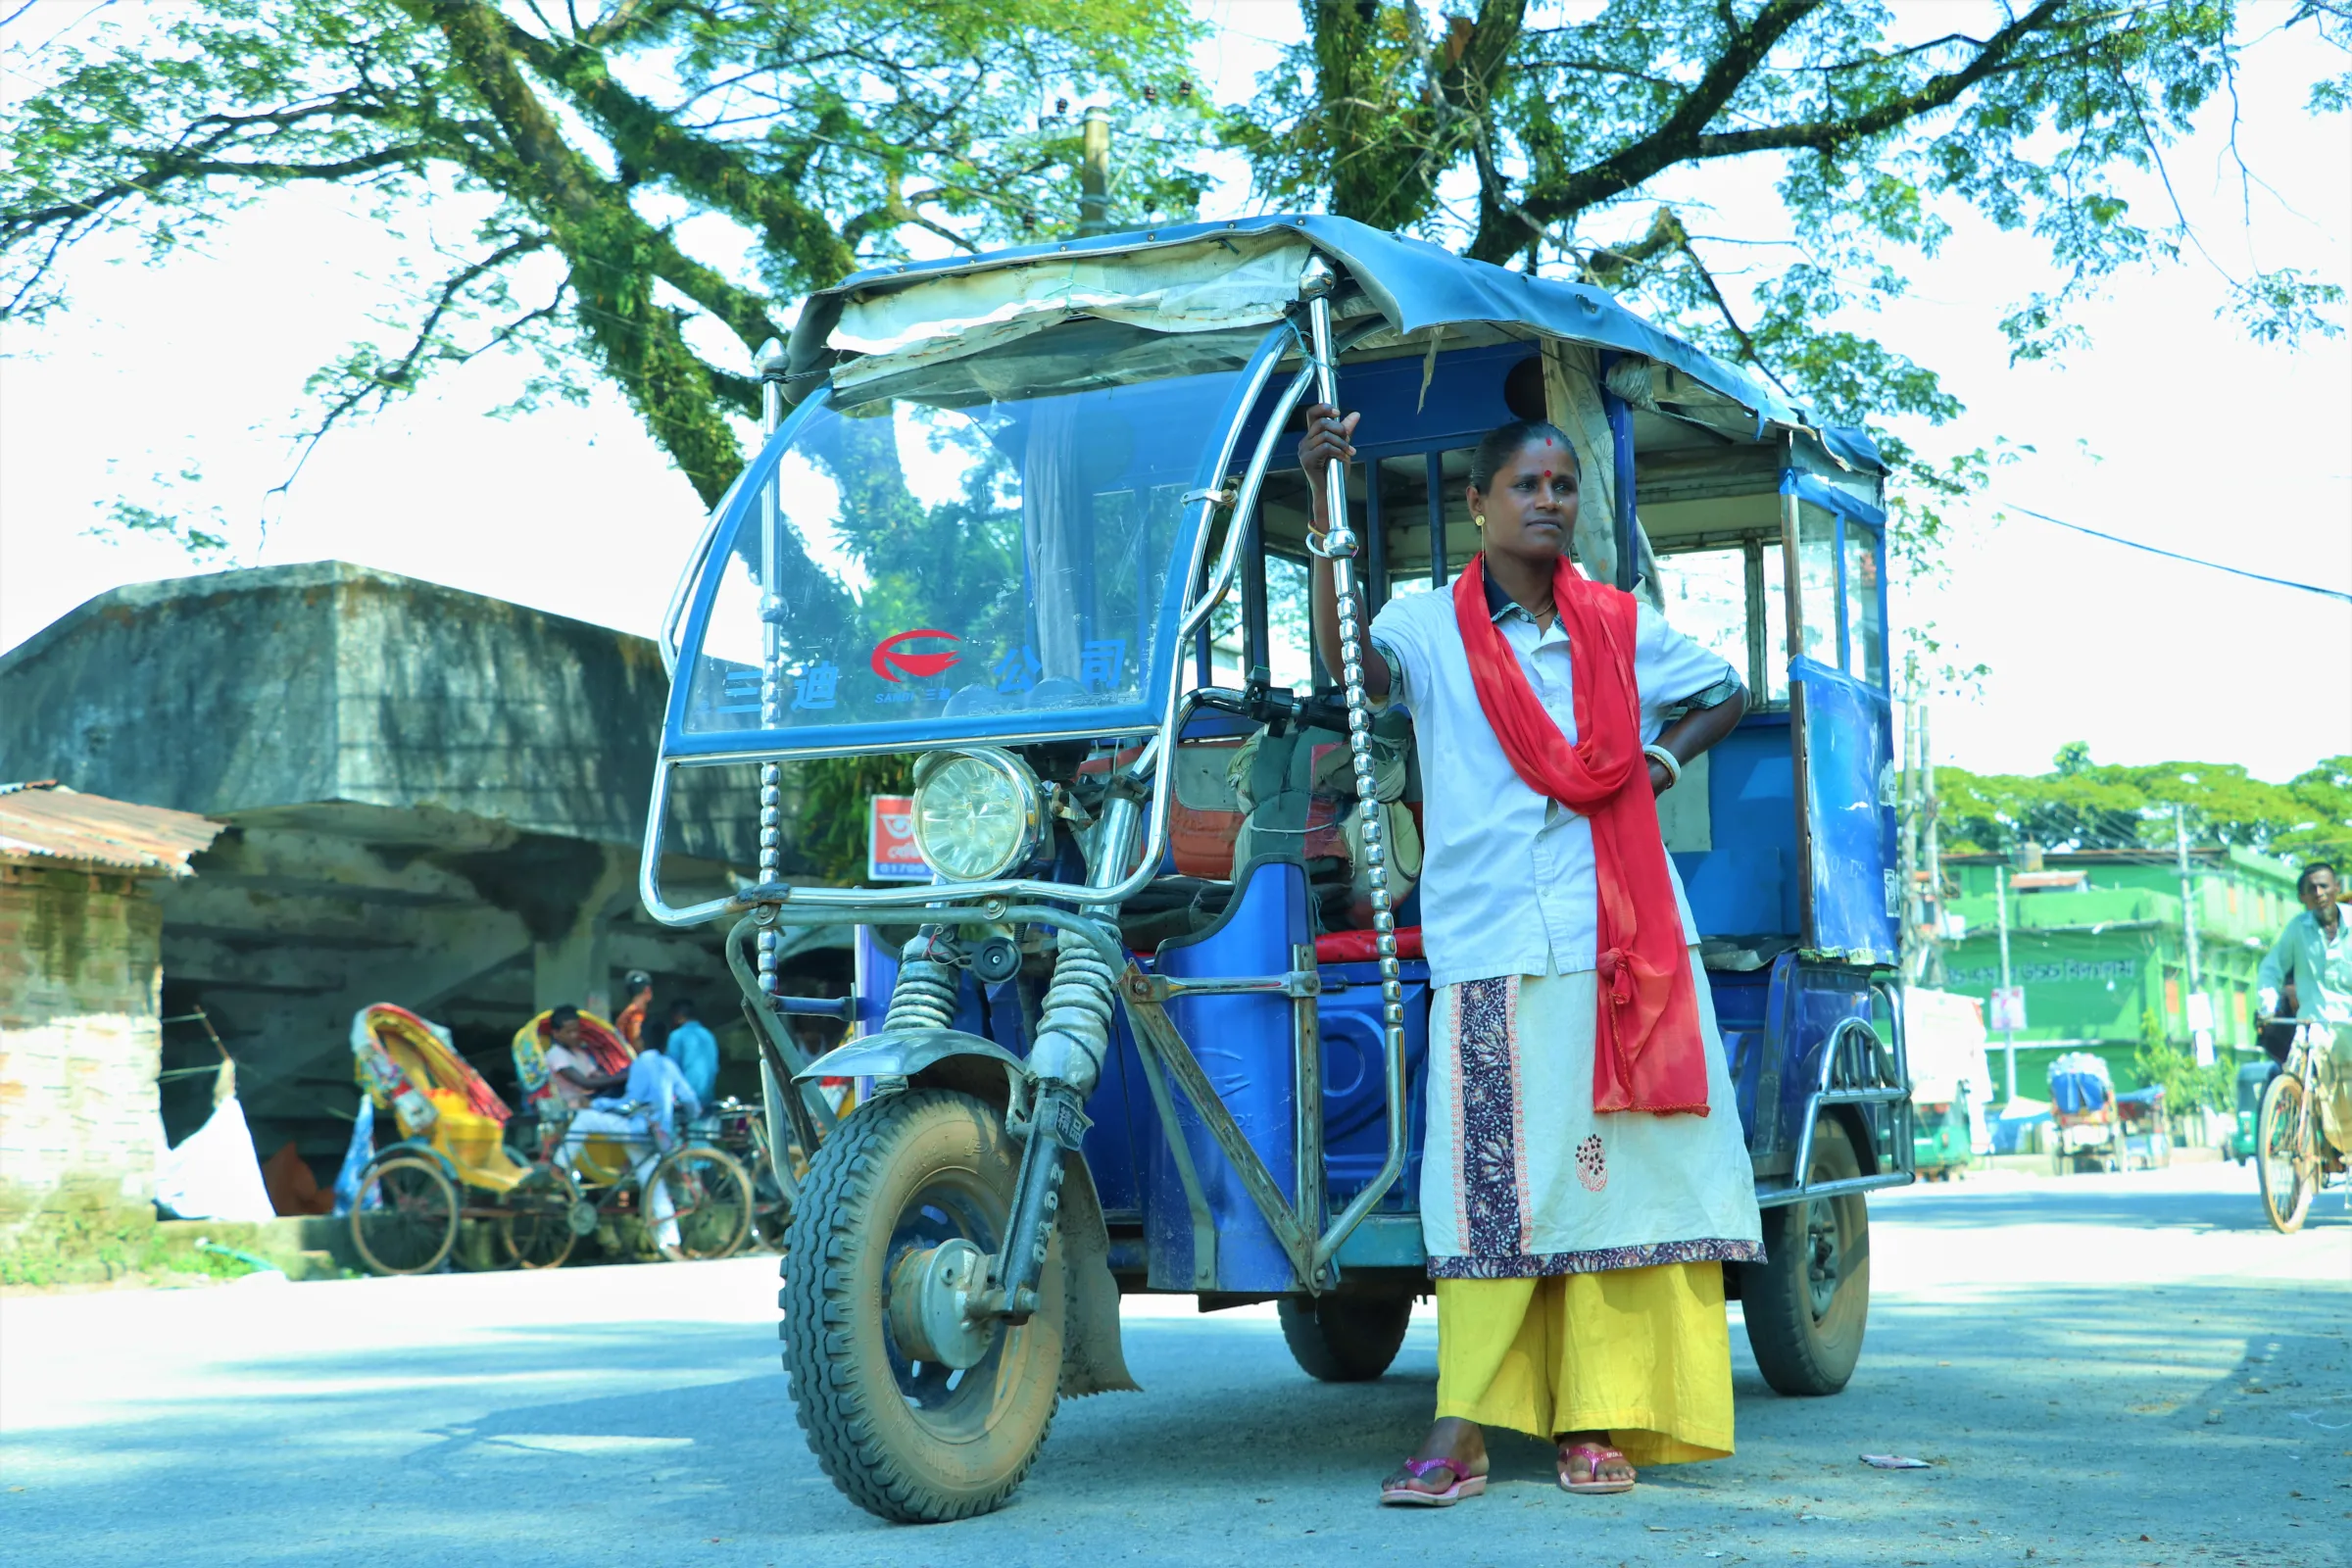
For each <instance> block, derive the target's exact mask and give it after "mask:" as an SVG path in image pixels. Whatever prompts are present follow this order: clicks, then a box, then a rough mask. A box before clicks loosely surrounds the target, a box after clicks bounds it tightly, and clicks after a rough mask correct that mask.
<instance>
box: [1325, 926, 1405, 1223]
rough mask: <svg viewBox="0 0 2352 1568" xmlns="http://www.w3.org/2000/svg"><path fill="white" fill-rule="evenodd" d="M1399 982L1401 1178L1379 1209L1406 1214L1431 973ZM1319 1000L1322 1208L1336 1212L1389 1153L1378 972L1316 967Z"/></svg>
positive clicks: (1370, 966) (1365, 967)
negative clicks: (1402, 1111) (1401, 992)
mask: <svg viewBox="0 0 2352 1568" xmlns="http://www.w3.org/2000/svg"><path fill="white" fill-rule="evenodd" d="M1398 967H1399V969H1400V970H1401V971H1402V973H1403V977H1404V1071H1405V1083H1406V1085H1407V1086H1408V1088H1407V1092H1406V1106H1407V1109H1406V1124H1405V1127H1406V1131H1405V1156H1404V1174H1403V1175H1402V1176H1401V1177H1399V1178H1397V1185H1396V1186H1395V1187H1393V1188H1391V1189H1390V1190H1389V1193H1388V1196H1387V1197H1386V1198H1384V1199H1383V1200H1382V1201H1381V1204H1380V1206H1381V1207H1382V1208H1383V1209H1412V1208H1415V1207H1417V1206H1418V1205H1419V1201H1420V1194H1421V1144H1422V1135H1423V1133H1424V1131H1425V1124H1426V1122H1427V1119H1428V1108H1429V1107H1428V1093H1427V1090H1428V1082H1429V1075H1428V1071H1427V1065H1428V1058H1429V965H1428V964H1427V963H1426V962H1424V961H1423V960H1421V959H1419V958H1407V959H1404V960H1403V961H1402V962H1401V963H1400V964H1399V965H1398ZM1322 976H1323V996H1322V1000H1321V1001H1320V1002H1319V1003H1318V1004H1317V1005H1316V1008H1315V1018H1316V1022H1317V1024H1318V1026H1319V1028H1320V1031H1321V1033H1322V1037H1323V1165H1324V1169H1325V1171H1326V1172H1327V1181H1326V1185H1325V1189H1324V1192H1325V1197H1324V1204H1325V1211H1326V1212H1336V1211H1338V1210H1339V1209H1340V1208H1342V1207H1343V1206H1345V1205H1346V1204H1347V1203H1348V1202H1349V1201H1352V1200H1353V1199H1354V1197H1355V1195H1356V1194H1357V1193H1360V1192H1362V1191H1363V1190H1364V1184H1365V1183H1367V1182H1369V1181H1371V1179H1372V1178H1373V1177H1375V1176H1377V1175H1379V1174H1380V1166H1381V1161H1382V1160H1383V1159H1385V1158H1386V1157H1387V1156H1388V1152H1389V1097H1388V1090H1387V1084H1386V1081H1385V1078H1384V1068H1383V1066H1382V1056H1383V1054H1385V1052H1386V1049H1387V1042H1386V1037H1385V1035H1384V1033H1383V1031H1382V1028H1381V1022H1380V1009H1381V999H1380V965H1379V964H1377V963H1333V964H1325V965H1323V966H1322Z"/></svg>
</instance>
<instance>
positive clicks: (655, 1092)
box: [592, 1051, 703, 1150]
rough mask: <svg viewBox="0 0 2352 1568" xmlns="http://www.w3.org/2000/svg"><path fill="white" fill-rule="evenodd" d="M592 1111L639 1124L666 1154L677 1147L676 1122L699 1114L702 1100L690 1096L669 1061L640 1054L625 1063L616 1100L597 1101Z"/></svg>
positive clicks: (655, 1054)
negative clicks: (623, 1083)
mask: <svg viewBox="0 0 2352 1568" xmlns="http://www.w3.org/2000/svg"><path fill="white" fill-rule="evenodd" d="M592 1108H593V1111H595V1112H598V1113H602V1112H608V1111H616V1112H619V1113H621V1114H622V1115H625V1116H627V1117H629V1118H630V1119H631V1120H632V1121H636V1122H642V1123H643V1124H644V1127H645V1128H646V1130H648V1131H650V1132H652V1134H653V1135H654V1142H655V1143H656V1144H658V1145H659V1146H660V1147H661V1148H662V1149H664V1150H667V1149H672V1148H675V1147H676V1145H677V1141H678V1124H679V1122H681V1121H689V1122H690V1121H692V1120H694V1119H695V1118H696V1117H697V1116H700V1115H701V1114H702V1113H703V1097H702V1096H700V1095H698V1094H696V1093H695V1092H694V1086H693V1085H692V1084H690V1083H688V1082H687V1081H686V1075H685V1074H684V1073H682V1072H680V1071H679V1070H678V1066H677V1063H675V1062H673V1061H671V1060H670V1059H669V1057H667V1056H666V1055H664V1054H662V1053H661V1052H659V1051H641V1052H639V1053H638V1054H637V1059H636V1060H635V1061H632V1062H630V1063H629V1071H628V1077H627V1083H626V1086H625V1087H624V1088H623V1089H622V1091H621V1095H620V1098H619V1099H617V1100H613V1099H599V1100H597V1101H596V1102H595V1103H594V1106H593V1107H592Z"/></svg>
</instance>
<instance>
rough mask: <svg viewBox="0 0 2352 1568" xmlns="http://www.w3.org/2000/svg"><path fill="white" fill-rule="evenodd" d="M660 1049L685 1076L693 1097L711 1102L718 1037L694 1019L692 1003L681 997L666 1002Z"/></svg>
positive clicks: (703, 1101)
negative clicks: (664, 1035)
mask: <svg viewBox="0 0 2352 1568" xmlns="http://www.w3.org/2000/svg"><path fill="white" fill-rule="evenodd" d="M662 1054H665V1055H666V1056H668V1057H669V1059H670V1062H671V1063H672V1064H673V1065H674V1066H676V1068H677V1069H678V1071H679V1072H680V1073H682V1074H684V1075H685V1079H686V1083H687V1086H688V1087H689V1088H691V1089H692V1090H693V1091H694V1093H695V1098H696V1099H698V1100H700V1101H701V1102H702V1103H704V1104H706V1105H708V1104H710V1103H711V1094H712V1091H713V1090H715V1089H716V1087H717V1085H718V1040H717V1038H716V1037H715V1036H713V1035H712V1034H711V1031H710V1030H708V1029H706V1028H704V1027H703V1026H702V1024H701V1023H700V1022H699V1021H698V1020H697V1019H696V1018H695V1016H694V1004H693V1003H692V1002H689V1001H688V1000H686V999H685V998H683V997H680V998H679V999H678V1000H677V1001H675V1002H673V1003H671V1004H670V1005H669V1038H668V1039H666V1040H664V1041H663V1042H662Z"/></svg>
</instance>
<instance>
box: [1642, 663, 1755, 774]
mask: <svg viewBox="0 0 2352 1568" xmlns="http://www.w3.org/2000/svg"><path fill="white" fill-rule="evenodd" d="M1746 711H1747V692H1746V690H1745V688H1743V687H1735V688H1733V691H1732V695H1731V696H1729V697H1727V698H1725V699H1724V700H1723V701H1722V702H1720V703H1717V704H1716V705H1715V706H1714V707H1712V708H1694V709H1692V710H1691V711H1690V712H1688V713H1685V714H1684V715H1683V716H1682V717H1680V718H1678V719H1676V720H1675V721H1674V722H1673V723H1671V724H1669V725H1667V726H1666V727H1665V729H1663V730H1662V731H1660V732H1659V734H1658V738H1657V739H1656V740H1654V741H1652V742H1650V744H1651V745H1652V746H1659V747H1663V748H1664V749H1666V750H1667V751H1669V752H1672V753H1673V754H1674V758H1675V760H1676V761H1678V762H1688V761H1690V760H1691V759H1692V758H1693V757H1696V756H1698V755H1699V754H1700V753H1702V752H1704V751H1706V750H1707V749H1708V748H1709V747H1711V746H1713V745H1714V744H1715V743H1716V742H1717V741H1720V740H1722V739H1723V738H1724V737H1725V736H1726V735H1729V734H1730V733H1731V732H1732V731H1733V730H1735V729H1737V728H1738V727H1739V725H1740V717H1741V715H1743V714H1744V713H1746ZM1672 779H1673V775H1672V774H1670V773H1668V772H1667V771H1666V764H1665V763H1663V762H1661V761H1659V760H1656V759H1655V758H1652V759H1651V760H1650V763H1649V788H1650V793H1651V794H1653V795H1663V794H1664V793H1665V792H1666V789H1667V786H1668V785H1669V783H1670V782H1671V781H1672Z"/></svg>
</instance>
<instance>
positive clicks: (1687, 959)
mask: <svg viewBox="0 0 2352 1568" xmlns="http://www.w3.org/2000/svg"><path fill="white" fill-rule="evenodd" d="M1486 559H1487V558H1486V557H1485V555H1484V554H1481V555H1480V556H1478V557H1477V558H1476V559H1474V560H1473V561H1472V562H1471V563H1470V565H1469V567H1468V569H1466V570H1465V571H1463V573H1462V574H1461V576H1460V577H1459V578H1457V579H1456V580H1455V582H1454V585H1453V614H1454V620H1455V622H1456V623H1457V624H1458V625H1459V626H1460V627H1461V632H1462V646H1463V647H1464V648H1465V649H1466V650H1467V651H1468V652H1469V655H1470V680H1471V684H1472V685H1474V686H1475V687H1476V688H1477V689H1478V706H1479V707H1480V709H1482V710H1483V711H1485V713H1486V715H1487V722H1488V723H1490V724H1492V725H1493V726H1495V739H1496V740H1499V741H1500V742H1502V751H1503V755H1504V756H1506V757H1508V758H1509V759H1510V760H1511V767H1512V768H1513V770H1515V771H1516V772H1517V773H1518V775H1519V776H1520V777H1521V778H1522V779H1524V780H1526V781H1527V787H1528V788H1529V789H1532V790H1534V791H1535V792H1536V793H1537V794H1538V795H1545V796H1549V797H1550V798H1551V799H1553V800H1555V801H1557V802H1559V803H1560V804H1561V805H1562V806H1565V807H1566V808H1568V809H1570V810H1572V811H1576V812H1578V813H1580V814H1582V815H1583V816H1584V817H1586V818H1587V819H1588V820H1589V821H1591V823H1592V824H1593V870H1594V872H1595V873H1596V878H1595V879H1596V880H1597V882H1598V884H1599V888H1598V894H1599V897H1598V905H1599V955H1600V961H1599V964H1598V969H1599V972H1600V987H1599V989H1600V1014H1599V1018H1598V1019H1597V1021H1596V1025H1595V1029H1594V1034H1593V1109H1594V1110H1596V1111H1602V1110H1646V1111H1652V1112H1655V1113H1657V1114H1659V1115H1668V1114H1671V1113H1674V1112H1677V1111H1683V1112H1688V1113H1690V1114H1691V1115H1696V1116H1704V1115H1705V1114H1706V1113H1707V1059H1706V1041H1705V1036H1704V1035H1703V1033H1702V1032H1701V1030H1700V1028H1699V1022H1698V992H1697V989H1696V987H1695V985H1694V984H1693V982H1692V980H1691V953H1690V950H1689V948H1687V947H1686V946H1685V945H1684V942H1683V916H1682V911H1681V910H1680V909H1679V908H1677V907H1676V906H1675V900H1674V883H1673V880H1672V879H1671V877H1670V875H1669V873H1668V871H1667V868H1666V844H1665V840H1664V838H1663V837H1662V835H1661V834H1660V833H1659V831H1658V803H1657V798H1656V797H1655V796H1654V795H1652V794H1651V793H1650V788H1649V766H1648V759H1647V758H1645V757H1643V756H1642V699H1641V693H1640V690H1639V688H1638V687H1637V686H1636V685H1635V683H1634V639H1635V634H1636V617H1637V615H1638V613H1639V611H1638V609H1637V607H1636V605H1635V603H1634V596H1633V595H1631V594H1628V593H1622V592H1620V591H1618V590H1617V589H1615V588H1607V587H1603V586H1602V585H1601V584H1599V583H1596V582H1593V581H1591V580H1589V579H1588V578H1586V577H1585V576H1583V575H1582V574H1581V573H1579V572H1578V571H1577V570H1576V568H1575V567H1573V566H1571V565H1569V564H1568V558H1567V557H1565V556H1562V557H1561V558H1560V561H1559V564H1558V565H1557V566H1556V567H1554V568H1553V571H1552V578H1551V602H1552V604H1553V606H1554V607H1555V608H1556V609H1557V611H1558V613H1559V616H1560V626H1561V629H1562V630H1564V631H1565V632H1566V633H1567V634H1568V648H1569V659H1570V662H1571V668H1572V670H1573V671H1574V673H1573V676H1572V679H1573V682H1574V697H1575V703H1576V734H1577V740H1576V744H1575V745H1574V746H1571V745H1569V744H1568V739H1567V737H1566V736H1564V735H1562V734H1561V733H1560V726H1559V725H1558V724H1556V723H1554V722H1553V721H1552V717H1551V715H1550V714H1549V713H1547V712H1545V711H1544V705H1543V704H1542V703H1540V702H1538V701H1537V700H1536V694H1535V693H1534V692H1533V691H1532V690H1530V689H1529V687H1528V684H1527V674H1526V672H1525V671H1524V670H1522V669H1521V668H1520V667H1519V661H1518V660H1517V658H1515V657H1514V656H1513V655H1512V653H1511V645H1510V644H1509V643H1508V642H1506V641H1504V640H1503V635H1502V628H1501V627H1499V626H1497V625H1495V617H1494V615H1493V614H1492V613H1489V611H1488V609H1487V581H1486V577H1487V569H1486Z"/></svg>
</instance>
